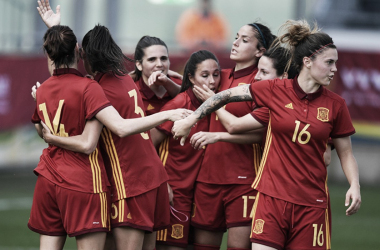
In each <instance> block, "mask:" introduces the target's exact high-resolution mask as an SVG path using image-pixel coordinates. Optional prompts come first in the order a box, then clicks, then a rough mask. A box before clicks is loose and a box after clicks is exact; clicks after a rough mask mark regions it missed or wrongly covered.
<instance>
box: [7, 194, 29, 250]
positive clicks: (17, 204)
mask: <svg viewBox="0 0 380 250" xmlns="http://www.w3.org/2000/svg"><path fill="white" fill-rule="evenodd" d="M32 201H33V198H32V197H22V198H10V199H0V211H8V210H16V209H30V208H31V207H32ZM0 250H2V248H1V247H0Z"/></svg>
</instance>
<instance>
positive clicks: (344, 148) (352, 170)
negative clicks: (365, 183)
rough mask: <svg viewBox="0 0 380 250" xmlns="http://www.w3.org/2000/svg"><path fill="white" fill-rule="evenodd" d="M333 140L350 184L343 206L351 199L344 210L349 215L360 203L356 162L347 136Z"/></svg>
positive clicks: (355, 210)
mask: <svg viewBox="0 0 380 250" xmlns="http://www.w3.org/2000/svg"><path fill="white" fill-rule="evenodd" d="M333 142H334V146H335V148H336V152H337V153H338V156H339V159H340V163H341V165H342V169H343V172H344V174H345V175H346V178H347V180H348V183H349V184H350V188H349V189H348V191H347V193H346V200H345V206H349V205H350V201H351V205H350V206H349V207H348V209H347V210H346V215H348V216H350V215H353V214H355V213H356V212H357V211H358V210H359V208H360V204H361V196H360V185H359V170H358V164H357V162H356V160H355V157H354V155H353V153H352V146H351V138H350V137H349V136H348V137H343V138H336V139H333Z"/></svg>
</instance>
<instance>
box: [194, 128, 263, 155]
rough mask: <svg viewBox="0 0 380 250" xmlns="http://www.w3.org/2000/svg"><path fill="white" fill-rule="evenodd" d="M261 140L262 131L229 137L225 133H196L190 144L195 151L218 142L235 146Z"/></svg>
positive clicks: (229, 135)
mask: <svg viewBox="0 0 380 250" xmlns="http://www.w3.org/2000/svg"><path fill="white" fill-rule="evenodd" d="M262 138H263V129H257V130H254V131H252V132H250V133H246V134H234V135H231V134H229V133H227V132H198V133H196V134H194V135H193V136H192V137H191V139H190V143H191V145H192V146H193V148H195V149H198V150H200V149H202V148H203V147H204V146H206V145H208V144H213V143H216V142H218V141H220V142H230V143H237V144H252V143H260V142H261V141H262Z"/></svg>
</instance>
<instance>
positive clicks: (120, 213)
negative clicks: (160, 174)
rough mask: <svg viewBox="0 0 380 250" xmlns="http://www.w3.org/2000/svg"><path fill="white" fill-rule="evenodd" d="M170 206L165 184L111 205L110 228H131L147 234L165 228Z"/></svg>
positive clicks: (168, 218) (168, 221)
mask: <svg viewBox="0 0 380 250" xmlns="http://www.w3.org/2000/svg"><path fill="white" fill-rule="evenodd" d="M169 223H170V205H169V195H168V187H167V184H166V182H164V183H163V184H161V186H159V187H158V188H155V189H153V190H150V191H148V192H146V193H143V194H140V195H137V196H134V197H130V198H126V199H122V200H118V201H116V202H114V203H112V209H111V226H112V228H115V227H132V228H136V229H140V230H144V231H148V232H153V231H157V230H160V229H163V228H166V227H167V226H168V225H169Z"/></svg>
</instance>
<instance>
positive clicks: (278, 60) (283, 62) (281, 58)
mask: <svg viewBox="0 0 380 250" xmlns="http://www.w3.org/2000/svg"><path fill="white" fill-rule="evenodd" d="M263 56H266V57H268V58H270V59H271V60H272V63H273V68H275V69H276V74H277V75H278V76H281V75H283V74H284V73H285V72H287V73H288V78H289V79H293V78H294V77H295V76H296V75H297V70H296V68H295V67H294V66H293V65H292V66H291V67H290V68H289V69H287V71H286V66H287V64H288V61H289V60H290V58H291V54H290V51H289V49H287V48H284V47H277V48H270V49H269V50H267V51H265V52H264V54H263Z"/></svg>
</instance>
